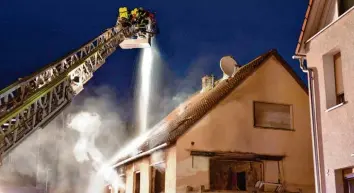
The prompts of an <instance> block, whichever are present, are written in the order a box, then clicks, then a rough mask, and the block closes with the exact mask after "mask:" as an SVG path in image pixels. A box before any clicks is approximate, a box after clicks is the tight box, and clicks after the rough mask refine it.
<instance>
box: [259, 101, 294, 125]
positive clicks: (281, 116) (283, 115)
mask: <svg viewBox="0 0 354 193" xmlns="http://www.w3.org/2000/svg"><path fill="white" fill-rule="evenodd" d="M291 111H292V110H291V105H284V104H274V103H264V102H254V126H255V127H262V128H274V129H287V130H292V129H293V128H292V113H291Z"/></svg>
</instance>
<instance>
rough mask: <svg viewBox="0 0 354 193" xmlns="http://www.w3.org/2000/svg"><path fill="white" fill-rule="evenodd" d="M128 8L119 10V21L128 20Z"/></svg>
mask: <svg viewBox="0 0 354 193" xmlns="http://www.w3.org/2000/svg"><path fill="white" fill-rule="evenodd" d="M128 14H129V13H128V8H127V7H121V8H119V17H120V18H121V19H125V20H128Z"/></svg>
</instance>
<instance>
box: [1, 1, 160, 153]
mask: <svg viewBox="0 0 354 193" xmlns="http://www.w3.org/2000/svg"><path fill="white" fill-rule="evenodd" d="M135 10H137V9H135ZM139 11H141V13H142V12H143V13H144V14H140V16H139V17H140V18H139V17H137V16H135V15H134V17H133V16H131V15H130V14H129V12H128V10H127V8H126V7H123V8H120V9H119V12H120V13H119V16H118V19H117V24H116V25H115V26H114V27H112V28H109V29H107V30H105V31H104V32H103V33H102V34H101V35H99V36H98V37H96V38H94V39H93V40H91V41H89V42H87V43H86V44H84V45H83V46H82V47H81V48H79V49H77V50H75V51H73V52H71V53H69V54H68V55H66V56H65V57H63V58H60V59H59V60H57V61H55V62H53V63H51V64H49V65H47V66H45V67H44V68H42V69H40V70H39V71H37V72H35V73H33V74H32V75H30V76H27V77H24V78H20V79H19V80H18V81H16V82H15V83H13V84H11V85H10V86H8V87H6V88H4V89H2V90H0V155H1V157H4V156H6V155H7V154H8V153H9V152H11V150H13V148H15V147H16V146H17V145H18V144H20V143H21V142H22V141H23V140H25V139H26V137H27V136H29V135H31V134H32V133H33V132H34V131H36V130H37V129H39V128H44V127H45V126H46V125H47V124H48V123H49V122H50V121H52V120H53V119H54V118H55V117H56V116H57V115H58V114H60V112H62V111H63V110H64V109H65V107H67V106H68V105H70V103H71V102H72V100H73V98H74V97H75V96H76V95H78V94H79V93H80V92H81V91H82V90H83V87H84V85H85V83H87V81H89V80H90V79H91V78H92V77H93V74H94V72H95V71H96V70H97V69H99V68H100V67H101V66H102V65H103V64H104V63H105V61H106V58H107V57H108V56H110V55H111V54H112V53H113V52H114V51H115V50H116V49H117V48H118V47H121V48H122V49H133V48H147V47H150V46H151V39H152V38H153V37H154V35H155V34H156V21H155V19H154V18H153V15H154V14H152V13H151V12H148V11H146V10H142V9H141V8H140V9H139ZM132 18H133V19H132Z"/></svg>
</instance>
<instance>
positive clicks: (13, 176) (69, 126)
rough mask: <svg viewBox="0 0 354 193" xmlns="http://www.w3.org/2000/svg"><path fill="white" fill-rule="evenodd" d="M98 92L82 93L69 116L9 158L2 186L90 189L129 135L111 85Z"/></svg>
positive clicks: (0, 172) (1, 177) (0, 180)
mask: <svg viewBox="0 0 354 193" xmlns="http://www.w3.org/2000/svg"><path fill="white" fill-rule="evenodd" d="M93 90H95V91H96V93H93V94H90V95H88V94H85V93H83V95H81V96H79V97H78V98H76V100H75V101H74V104H72V105H71V107H69V109H67V110H66V111H65V113H63V114H61V115H59V116H58V117H57V118H56V119H55V120H53V121H52V122H51V123H50V124H49V125H48V126H46V127H45V128H44V129H40V130H38V131H36V132H35V133H33V134H32V135H30V136H29V137H28V138H27V139H26V140H24V142H23V143H21V144H20V145H19V146H18V147H16V148H15V149H14V150H13V151H12V152H11V153H10V155H9V156H7V157H5V159H4V160H3V165H2V166H1V167H0V183H1V185H2V186H27V187H37V188H40V189H41V190H42V191H45V190H47V191H48V192H53V193H56V192H58V193H59V192H60V193H66V192H68V193H69V192H70V193H75V192H86V191H87V187H88V186H89V184H90V180H92V178H95V177H96V176H97V175H96V174H97V171H96V170H97V169H98V168H99V165H100V164H102V163H103V162H104V159H105V158H106V157H110V156H112V155H113V154H114V153H115V152H116V151H117V149H119V147H121V146H123V145H124V144H125V143H126V141H127V139H129V136H130V133H129V132H128V131H127V124H126V123H125V121H123V120H121V119H120V114H121V112H124V109H122V108H121V107H120V104H117V102H116V101H117V100H116V98H115V97H116V96H115V92H114V91H113V90H112V89H110V88H108V87H99V88H95V89H93ZM92 95H94V96H92ZM85 112H86V113H85ZM81 120H86V121H81ZM70 121H71V122H70ZM79 125H81V127H80V126H79ZM82 144H86V145H84V146H82ZM85 147H86V150H87V148H89V149H90V151H89V152H90V154H88V153H87V152H86V153H85ZM92 160H93V161H94V162H93V161H92ZM95 167H96V169H95ZM103 173H104V175H106V176H107V175H108V177H107V178H109V179H113V177H112V176H109V175H114V174H110V173H109V172H107V170H105V172H103ZM101 188H102V187H101ZM95 193H96V192H95Z"/></svg>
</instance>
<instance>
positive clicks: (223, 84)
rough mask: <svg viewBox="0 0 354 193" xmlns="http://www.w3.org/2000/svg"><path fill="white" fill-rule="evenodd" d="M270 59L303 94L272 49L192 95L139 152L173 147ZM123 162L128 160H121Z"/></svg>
mask: <svg viewBox="0 0 354 193" xmlns="http://www.w3.org/2000/svg"><path fill="white" fill-rule="evenodd" d="M271 56H275V57H276V58H277V59H278V60H279V62H280V63H281V64H282V66H283V67H284V68H285V69H286V70H287V71H288V72H289V73H290V75H291V76H292V77H293V78H294V79H295V80H296V81H297V82H298V84H299V85H300V86H301V87H302V88H303V89H304V91H305V92H306V93H307V87H306V85H305V84H304V83H303V82H302V81H301V79H300V78H299V77H298V76H297V75H296V73H295V72H294V71H293V70H292V69H291V67H290V66H289V64H287V63H286V61H285V60H284V59H283V58H282V57H281V56H280V55H279V54H278V52H277V50H275V49H272V50H270V51H268V52H266V53H264V54H262V55H261V56H259V57H257V58H255V59H254V60H252V61H251V62H249V63H248V64H246V65H243V66H242V67H240V68H239V69H238V70H237V72H236V74H235V75H234V76H233V77H230V78H228V79H225V80H221V81H219V83H218V84H217V85H216V86H215V87H214V88H212V89H211V90H209V91H206V92H202V93H196V94H194V95H193V96H191V97H190V98H189V99H188V100H186V101H185V102H184V103H182V104H181V105H180V106H178V107H177V108H176V109H174V110H173V111H172V112H171V113H170V114H169V115H167V116H166V117H165V118H164V119H163V121H162V122H161V123H160V124H158V125H156V126H155V127H154V128H153V130H152V131H151V133H150V134H149V136H148V138H147V140H146V141H145V143H144V144H143V145H142V146H140V148H139V150H140V152H145V151H148V150H150V149H152V148H155V147H157V146H159V145H162V144H164V143H167V144H173V143H174V142H176V140H177V139H178V137H180V136H181V135H183V134H184V133H185V132H186V131H187V130H188V129H189V128H190V127H191V126H193V124H195V123H196V122H198V121H199V120H200V119H201V118H203V116H204V115H206V114H207V113H208V112H209V111H210V110H211V109H212V108H214V107H215V106H216V105H217V104H218V103H219V102H220V101H221V100H222V99H224V98H225V97H226V96H227V95H228V94H230V93H231V92H232V91H233V89H235V88H236V87H237V86H239V85H240V84H241V83H242V82H243V81H244V80H246V79H247V78H248V77H249V76H250V75H252V74H253V73H254V72H255V71H256V70H257V69H258V68H259V67H260V66H261V65H262V64H263V63H264V62H265V61H266V60H267V59H268V58H270V57H271ZM127 158H128V157H126V158H125V159H127ZM119 161H122V160H119ZM131 161H132V160H131Z"/></svg>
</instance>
